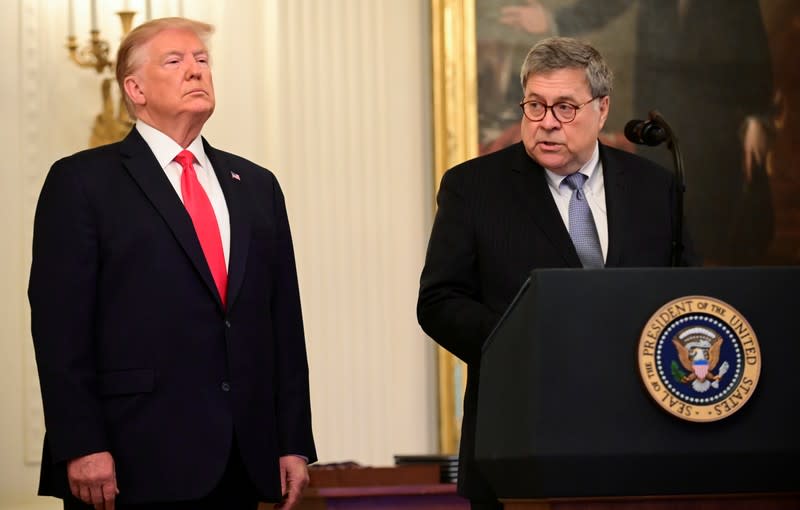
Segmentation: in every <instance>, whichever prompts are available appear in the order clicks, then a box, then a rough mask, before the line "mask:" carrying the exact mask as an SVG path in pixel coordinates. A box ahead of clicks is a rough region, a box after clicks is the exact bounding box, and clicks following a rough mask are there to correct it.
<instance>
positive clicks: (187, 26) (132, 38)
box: [116, 18, 214, 118]
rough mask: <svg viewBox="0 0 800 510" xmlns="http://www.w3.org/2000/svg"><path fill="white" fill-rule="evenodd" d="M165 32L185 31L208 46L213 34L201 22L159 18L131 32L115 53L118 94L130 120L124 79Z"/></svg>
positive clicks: (131, 105)
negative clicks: (123, 101) (148, 48)
mask: <svg viewBox="0 0 800 510" xmlns="http://www.w3.org/2000/svg"><path fill="white" fill-rule="evenodd" d="M165 30H185V31H188V32H192V33H194V34H195V35H196V36H197V38H198V39H200V40H201V41H202V42H203V44H206V45H207V44H208V39H209V38H210V37H211V34H212V33H214V26H213V25H209V24H208V23H203V22H202V21H195V20H191V19H186V18H159V19H154V20H152V21H148V22H147V23H142V24H141V25H139V26H138V27H136V28H134V29H133V30H131V31H130V32H129V33H128V35H127V36H125V39H123V40H122V43H120V45H119V50H118V51H117V68H116V75H117V84H118V85H119V90H120V93H121V94H122V97H123V98H124V99H125V108H127V109H128V113H129V114H130V116H131V117H132V118H136V113H135V111H134V107H133V102H132V101H131V100H130V98H129V97H128V94H126V93H125V78H127V77H128V76H130V75H132V74H133V73H135V72H136V71H137V70H138V69H139V67H140V66H141V65H142V55H141V50H142V48H143V47H144V46H145V45H146V44H147V43H148V42H150V40H152V39H153V38H154V37H155V36H157V35H158V34H160V33H161V32H163V31H165Z"/></svg>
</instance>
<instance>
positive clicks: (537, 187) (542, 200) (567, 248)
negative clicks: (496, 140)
mask: <svg viewBox="0 0 800 510" xmlns="http://www.w3.org/2000/svg"><path fill="white" fill-rule="evenodd" d="M511 174H512V179H511V187H512V194H513V195H514V197H515V198H516V200H517V203H518V204H519V206H520V208H522V210H524V211H526V212H527V213H528V214H530V216H531V217H532V218H533V221H534V222H536V225H537V226H538V227H539V229H540V230H541V231H542V232H543V233H544V235H545V237H547V239H548V240H549V241H550V243H551V244H552V245H553V246H555V247H556V250H557V251H558V253H559V254H560V255H561V258H562V259H563V263H564V265H565V266H566V267H582V266H581V261H580V259H579V258H578V253H577V252H576V251H575V246H574V245H573V244H572V239H570V237H569V232H568V231H567V229H566V227H565V226H564V220H563V219H562V218H561V214H560V213H559V212H558V207H556V203H555V200H553V194H552V193H551V192H550V189H549V188H548V185H547V178H546V177H545V174H544V168H542V167H541V165H539V164H537V163H536V162H534V161H533V160H532V159H531V158H530V157H529V156H528V154H527V153H526V152H525V148H524V146H523V144H522V143H519V144H517V149H516V150H514V152H513V155H512V165H511Z"/></svg>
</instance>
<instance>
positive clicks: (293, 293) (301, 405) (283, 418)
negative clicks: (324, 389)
mask: <svg viewBox="0 0 800 510" xmlns="http://www.w3.org/2000/svg"><path fill="white" fill-rule="evenodd" d="M273 182H274V187H273V195H274V196H273V203H274V204H275V209H274V215H275V219H276V224H277V229H278V232H277V242H278V246H277V248H276V259H277V263H276V264H277V267H275V272H274V274H275V280H274V289H273V293H272V295H273V299H272V310H271V314H272V321H273V327H274V335H275V336H274V338H275V339H276V343H277V355H278V359H277V367H276V370H277V386H278V388H277V393H276V394H277V402H276V406H277V419H278V434H279V437H280V448H281V452H280V454H281V455H289V454H291V455H301V456H304V457H306V458H307V459H308V462H309V463H311V462H315V461H316V460H317V454H316V449H315V446H314V439H313V433H312V429H311V398H310V392H309V383H308V360H307V356H306V345H305V333H304V330H303V316H302V310H301V306H300V291H299V288H298V283H297V268H296V264H295V258H294V248H293V245H292V235H291V231H290V229H289V219H288V216H287V213H286V204H285V201H284V197H283V193H282V191H281V189H280V185H279V184H278V182H277V180H274V181H273Z"/></svg>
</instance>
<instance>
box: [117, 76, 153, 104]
mask: <svg viewBox="0 0 800 510" xmlns="http://www.w3.org/2000/svg"><path fill="white" fill-rule="evenodd" d="M122 84H123V85H124V86H125V93H126V94H127V95H128V98H129V99H130V100H131V102H132V103H133V104H135V105H139V106H144V104H145V103H147V100H146V99H145V97H144V90H142V87H141V85H140V83H139V79H138V78H137V77H136V76H134V75H130V76H126V77H125V79H124V80H123V81H122Z"/></svg>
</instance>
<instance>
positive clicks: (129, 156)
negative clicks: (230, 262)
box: [120, 128, 222, 306]
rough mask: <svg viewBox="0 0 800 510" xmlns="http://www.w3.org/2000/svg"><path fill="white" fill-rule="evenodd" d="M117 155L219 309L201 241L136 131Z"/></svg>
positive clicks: (170, 186) (173, 191) (123, 143)
mask: <svg viewBox="0 0 800 510" xmlns="http://www.w3.org/2000/svg"><path fill="white" fill-rule="evenodd" d="M120 154H121V156H122V164H123V166H124V167H125V169H126V170H127V171H128V173H130V175H131V177H133V179H134V180H135V181H136V183H137V184H138V185H139V187H140V188H141V190H142V191H143V192H144V194H145V195H146V196H147V198H148V200H150V202H151V203H152V204H153V206H154V207H155V208H156V210H157V211H158V212H159V214H161V217H162V218H164V221H165V222H166V224H167V225H168V226H169V228H170V230H172V233H173V235H174V236H175V239H176V240H177V241H178V244H180V246H181V248H183V250H184V251H185V252H186V255H187V256H188V257H189V260H191V262H192V265H194V267H195V269H196V270H197V273H198V274H199V275H200V278H202V280H203V281H204V282H205V284H206V287H208V290H209V292H211V294H212V295H213V296H214V299H216V300H217V303H218V304H219V306H222V302H221V301H220V299H219V293H218V292H217V287H216V285H215V284H214V279H213V277H212V276H211V270H210V269H209V268H208V263H207V262H206V258H205V255H203V249H202V248H201V247H200V241H198V239H197V233H196V232H195V230H194V225H193V224H192V219H191V217H189V213H188V212H186V208H185V207H184V206H183V203H182V202H181V199H180V197H178V195H177V194H176V193H175V189H174V188H173V187H172V185H171V184H170V182H169V179H167V176H166V174H165V173H164V171H163V170H162V169H161V166H160V165H159V164H158V160H157V159H156V157H155V156H154V155H153V152H152V151H151V150H150V148H149V147H148V146H147V143H146V142H145V141H144V139H143V138H142V137H141V135H140V134H139V132H138V131H137V130H136V128H134V129H132V130H131V132H130V133H129V134H128V136H127V137H125V139H124V140H123V141H122V143H121V144H120Z"/></svg>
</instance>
